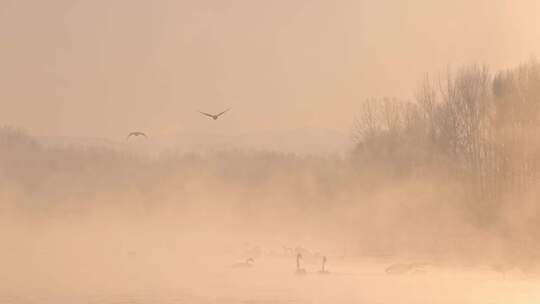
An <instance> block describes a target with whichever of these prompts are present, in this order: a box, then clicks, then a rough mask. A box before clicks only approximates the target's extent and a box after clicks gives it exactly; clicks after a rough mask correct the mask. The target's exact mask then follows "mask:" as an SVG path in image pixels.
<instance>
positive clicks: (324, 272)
mask: <svg viewBox="0 0 540 304" xmlns="http://www.w3.org/2000/svg"><path fill="white" fill-rule="evenodd" d="M325 266H326V256H323V258H322V267H321V270H319V272H318V274H329V273H330V272H329V271H328V270H326V268H325Z"/></svg>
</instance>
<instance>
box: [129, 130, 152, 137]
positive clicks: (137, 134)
mask: <svg viewBox="0 0 540 304" xmlns="http://www.w3.org/2000/svg"><path fill="white" fill-rule="evenodd" d="M131 136H135V137H137V136H144V137H145V138H148V137H147V136H146V134H144V133H143V132H138V131H136V132H131V133H129V135H128V136H127V138H126V139H129V138H130V137H131Z"/></svg>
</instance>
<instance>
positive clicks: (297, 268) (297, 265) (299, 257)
mask: <svg viewBox="0 0 540 304" xmlns="http://www.w3.org/2000/svg"><path fill="white" fill-rule="evenodd" d="M301 258H302V254H300V253H299V254H297V255H296V274H306V270H305V269H304V268H300V259H301Z"/></svg>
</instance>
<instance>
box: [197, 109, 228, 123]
mask: <svg viewBox="0 0 540 304" xmlns="http://www.w3.org/2000/svg"><path fill="white" fill-rule="evenodd" d="M230 109H231V108H228V109H227V110H225V111H223V112H221V113H218V114H215V115H214V114H209V113H205V112H201V111H199V113H201V114H202V115H206V116H208V117H210V118H212V119H213V120H217V119H218V118H219V117H220V116H221V115H223V114H225V113H226V112H227V111H229V110H230Z"/></svg>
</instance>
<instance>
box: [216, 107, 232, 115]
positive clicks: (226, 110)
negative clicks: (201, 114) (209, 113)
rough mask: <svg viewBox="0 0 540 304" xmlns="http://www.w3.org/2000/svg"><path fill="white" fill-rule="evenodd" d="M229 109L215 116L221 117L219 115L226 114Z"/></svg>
mask: <svg viewBox="0 0 540 304" xmlns="http://www.w3.org/2000/svg"><path fill="white" fill-rule="evenodd" d="M230 109H231V108H228V109H227V110H225V111H223V112H221V113H219V114H216V116H217V117H219V116H221V115H223V114H225V113H227V112H228V111H229V110H230Z"/></svg>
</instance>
